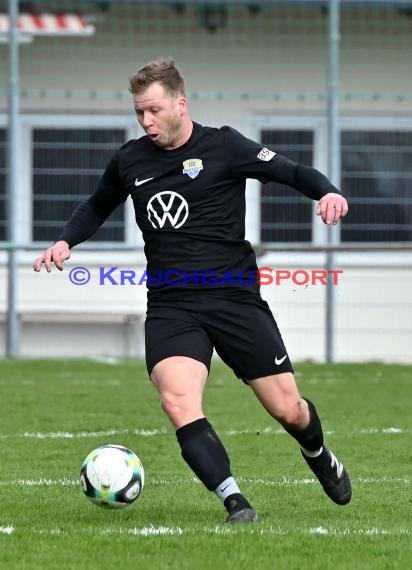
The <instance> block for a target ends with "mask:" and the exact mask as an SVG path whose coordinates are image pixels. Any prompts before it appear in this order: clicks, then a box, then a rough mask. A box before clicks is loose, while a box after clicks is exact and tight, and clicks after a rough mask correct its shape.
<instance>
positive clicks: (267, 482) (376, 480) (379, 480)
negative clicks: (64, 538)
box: [0, 475, 411, 487]
mask: <svg viewBox="0 0 412 570" xmlns="http://www.w3.org/2000/svg"><path fill="white" fill-rule="evenodd" d="M237 479H238V481H239V482H240V483H247V484H251V485H264V486H266V487H284V486H296V485H313V484H315V483H316V484H317V479H315V478H307V477H303V478H301V479H298V478H296V477H288V476H283V477H281V478H280V479H279V480H273V479H264V478H252V477H238V478H237ZM352 480H353V482H354V483H358V484H363V485H385V484H390V485H392V484H395V485H409V484H410V483H411V480H410V477H409V476H408V475H402V476H400V477H388V476H385V477H358V478H353V479H352ZM147 484H148V485H153V486H155V485H157V486H165V485H175V486H177V485H185V486H187V485H199V484H200V482H199V480H198V479H196V478H195V477H192V478H190V477H187V478H184V477H177V478H175V479H174V478H171V479H150V481H147ZM78 485H80V483H79V479H68V478H62V479H46V478H40V479H14V480H8V481H7V480H5V481H1V480H0V486H4V487H17V486H20V487H75V486H78Z"/></svg>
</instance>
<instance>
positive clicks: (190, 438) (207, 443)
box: [151, 356, 257, 523]
mask: <svg viewBox="0 0 412 570" xmlns="http://www.w3.org/2000/svg"><path fill="white" fill-rule="evenodd" d="M207 376H208V370H207V367H206V366H205V365H204V364H203V363H202V362H200V361H198V360H194V359H193V358H188V357H183V356H172V357H169V358H165V359H163V360H161V361H160V362H158V363H157V364H156V365H155V366H154V368H153V370H152V373H151V379H152V381H153V384H154V385H155V387H156V388H157V390H158V392H159V394H160V402H161V406H162V408H163V410H164V411H165V412H166V414H167V416H168V417H169V419H170V421H171V422H172V424H173V426H174V427H175V429H176V437H177V440H178V442H179V445H180V447H181V451H182V457H183V459H184V460H185V461H186V463H187V464H188V465H189V467H190V468H191V469H192V471H193V472H194V473H195V474H196V476H197V477H198V478H199V479H200V481H201V482H202V483H203V484H204V485H205V487H206V488H207V489H208V490H209V491H214V492H215V493H216V495H217V496H218V497H219V498H220V499H221V500H222V502H223V503H224V505H225V507H226V510H227V511H228V513H229V515H228V517H227V519H226V522H229V523H237V522H253V521H255V520H257V515H256V512H255V511H254V509H253V508H252V507H251V505H250V504H249V502H248V501H247V500H246V499H245V497H244V496H243V495H242V494H241V492H240V490H239V487H238V485H237V483H236V481H235V479H234V478H233V475H232V473H231V469H230V461H229V457H228V454H227V452H226V450H225V448H224V446H223V443H222V442H221V441H220V439H219V437H218V435H217V434H216V432H215V431H214V429H213V427H212V426H211V425H210V423H209V422H208V421H207V419H206V418H205V416H204V413H203V392H204V388H205V386H206V382H207Z"/></svg>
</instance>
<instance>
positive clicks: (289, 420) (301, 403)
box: [276, 396, 309, 429]
mask: <svg viewBox="0 0 412 570" xmlns="http://www.w3.org/2000/svg"><path fill="white" fill-rule="evenodd" d="M276 419H277V420H278V421H279V423H281V424H282V425H283V426H285V427H290V428H292V427H293V428H297V429H304V428H305V427H306V426H307V424H308V423H309V413H308V406H307V404H306V402H305V400H303V399H302V398H301V397H300V396H297V397H295V398H291V399H289V400H288V401H287V402H285V405H284V407H283V408H282V409H281V411H280V413H279V414H278V415H277V416H276Z"/></svg>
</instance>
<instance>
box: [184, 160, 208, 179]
mask: <svg viewBox="0 0 412 570" xmlns="http://www.w3.org/2000/svg"><path fill="white" fill-rule="evenodd" d="M201 170H203V163H202V160H201V159H200V158H189V160H185V161H184V162H183V174H187V175H188V176H190V178H196V176H197V175H198V174H199V172H200V171H201Z"/></svg>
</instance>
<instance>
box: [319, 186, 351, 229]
mask: <svg viewBox="0 0 412 570" xmlns="http://www.w3.org/2000/svg"><path fill="white" fill-rule="evenodd" d="M347 213H348V202H347V201H346V199H345V198H344V197H343V196H341V195H340V194H335V193H333V192H330V193H329V194H326V196H323V197H322V198H321V199H320V200H319V203H318V206H317V208H316V214H317V215H318V216H320V217H321V218H322V220H323V222H324V223H325V224H332V225H334V226H335V225H336V224H337V223H338V222H339V220H341V219H342V218H343V217H344V216H346V214H347Z"/></svg>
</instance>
